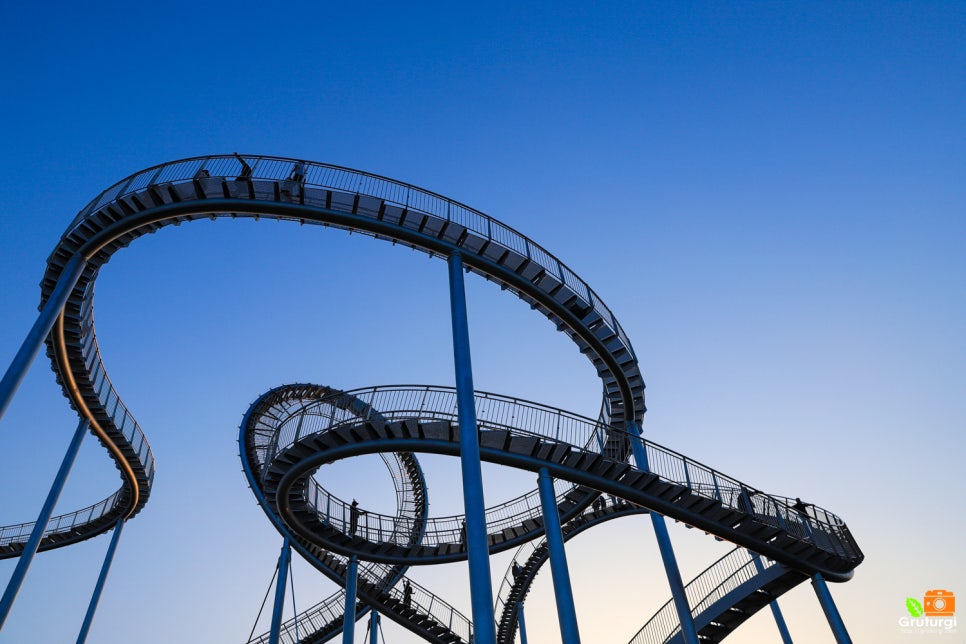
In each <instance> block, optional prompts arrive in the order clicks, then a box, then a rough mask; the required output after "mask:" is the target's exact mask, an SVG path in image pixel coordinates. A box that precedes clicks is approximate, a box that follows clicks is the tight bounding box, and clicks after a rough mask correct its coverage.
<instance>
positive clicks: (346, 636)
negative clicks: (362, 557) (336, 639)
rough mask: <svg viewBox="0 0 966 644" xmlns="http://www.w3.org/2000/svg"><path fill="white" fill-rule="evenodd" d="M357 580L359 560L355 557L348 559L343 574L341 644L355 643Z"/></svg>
mask: <svg viewBox="0 0 966 644" xmlns="http://www.w3.org/2000/svg"><path fill="white" fill-rule="evenodd" d="M358 578H359V558H358V557H356V556H355V555H352V557H351V558H350V559H349V568H348V570H346V573H345V612H344V613H343V615H344V617H343V618H342V644H353V642H355V641H356V584H357V582H358Z"/></svg>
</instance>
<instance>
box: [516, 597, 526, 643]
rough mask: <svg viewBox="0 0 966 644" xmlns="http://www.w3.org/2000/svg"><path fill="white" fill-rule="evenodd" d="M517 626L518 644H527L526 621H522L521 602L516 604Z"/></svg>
mask: <svg viewBox="0 0 966 644" xmlns="http://www.w3.org/2000/svg"><path fill="white" fill-rule="evenodd" d="M517 625H518V626H519V627H520V644H527V621H526V620H525V619H523V602H517Z"/></svg>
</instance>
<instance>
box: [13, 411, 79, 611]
mask: <svg viewBox="0 0 966 644" xmlns="http://www.w3.org/2000/svg"><path fill="white" fill-rule="evenodd" d="M88 426H89V425H88V421H87V419H86V418H85V419H83V420H81V421H80V422H79V423H77V430H76V431H75V432H74V438H73V439H72V440H71V442H70V446H69V447H68V448H67V453H66V454H64V460H63V461H62V462H61V464H60V470H58V471H57V476H56V477H55V478H54V482H53V484H52V485H51V486H50V492H48V494H47V500H46V501H45V502H44V507H43V508H41V510H40V516H38V517H37V522H36V523H34V529H33V532H31V533H30V538H29V539H27V544H26V545H25V546H24V549H23V552H21V553H20V560H19V561H17V567H16V568H15V569H14V571H13V576H12V577H11V578H10V581H9V582H8V583H7V590H6V591H5V592H4V593H3V598H0V629H3V624H4V622H6V621H7V616H8V615H9V614H10V609H11V607H13V602H14V600H15V599H16V598H17V593H18V592H20V586H21V585H23V580H24V577H26V576H27V569H28V568H30V562H32V561H33V559H34V555H35V554H37V549H38V548H39V547H40V540H41V539H43V536H44V531H45V530H46V529H47V524H48V523H49V522H50V515H52V514H53V513H54V506H56V505H57V499H59V498H60V493H61V492H62V491H63V490H64V483H65V482H66V481H67V475H68V474H70V468H71V467H73V465H74V460H75V459H76V458H77V452H78V451H80V446H81V443H82V442H83V440H84V434H86V433H87V428H88Z"/></svg>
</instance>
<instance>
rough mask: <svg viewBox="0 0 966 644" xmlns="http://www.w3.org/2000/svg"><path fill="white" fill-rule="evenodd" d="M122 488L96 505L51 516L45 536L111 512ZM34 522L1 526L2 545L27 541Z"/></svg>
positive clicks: (81, 524) (64, 530)
mask: <svg viewBox="0 0 966 644" xmlns="http://www.w3.org/2000/svg"><path fill="white" fill-rule="evenodd" d="M120 495H121V490H118V491H117V492H115V493H114V494H112V495H111V496H109V497H107V498H106V499H104V500H103V501H99V502H97V503H95V504H94V505H89V506H87V507H86V508H83V509H81V510H76V511H74V512H71V513H69V514H62V515H60V516H56V517H51V519H50V522H49V523H48V524H47V529H46V530H44V537H47V536H49V535H52V534H58V533H64V532H70V531H71V530H73V529H74V528H75V527H77V526H83V525H86V524H88V523H91V522H92V521H96V520H98V519H100V518H101V517H103V516H105V515H107V514H108V513H110V512H111V510H113V509H114V508H115V506H116V505H117V501H118V497H119V496H120ZM34 525H35V523H34V522H31V523H18V524H16V525H8V526H2V527H0V546H8V545H10V544H12V543H25V542H26V541H27V539H28V538H29V537H30V533H31V532H32V531H33V529H34Z"/></svg>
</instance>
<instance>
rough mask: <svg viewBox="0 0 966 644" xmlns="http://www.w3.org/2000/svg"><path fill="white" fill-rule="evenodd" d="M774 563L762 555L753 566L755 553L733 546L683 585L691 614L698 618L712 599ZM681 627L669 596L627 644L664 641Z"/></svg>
mask: <svg viewBox="0 0 966 644" xmlns="http://www.w3.org/2000/svg"><path fill="white" fill-rule="evenodd" d="M759 565H760V566H761V568H760V569H759V567H758V566H759ZM774 565H775V562H774V561H772V560H771V559H768V558H765V557H760V558H759V564H758V565H756V564H755V560H754V555H752V554H751V553H750V552H749V551H748V550H746V549H745V548H742V547H740V546H739V547H737V548H735V549H734V550H732V551H731V552H729V553H727V554H726V555H724V556H723V557H721V558H720V559H718V560H717V561H715V562H714V563H713V564H711V565H710V566H708V567H707V568H705V569H704V570H703V571H702V572H701V573H700V574H699V575H697V576H696V577H695V578H694V579H692V580H691V581H690V582H688V585H687V586H685V587H684V591H685V594H686V596H687V598H688V606H690V607H691V614H692V616H694V617H697V616H698V615H700V614H701V613H702V612H703V611H704V610H705V609H707V608H708V607H710V606H711V605H712V604H713V603H714V602H716V601H718V600H719V599H721V598H722V597H724V596H725V595H727V594H728V593H730V592H731V591H733V590H734V589H736V588H738V587H739V586H741V584H743V583H745V582H747V581H749V580H751V579H753V578H754V577H755V576H756V575H758V574H762V573H764V572H765V571H766V570H768V569H769V568H771V567H772V566H774ZM680 630H681V622H680V620H679V618H678V614H677V609H676V608H675V607H674V600H673V599H671V600H668V602H667V603H666V604H664V605H663V606H662V607H661V608H660V609H658V611H657V612H656V613H654V616H653V617H651V619H649V620H648V621H647V623H646V624H644V626H642V627H641V630H639V631H638V632H637V633H636V634H635V635H634V636H633V637H632V638H631V639H630V642H629V644H664V643H665V642H667V641H668V640H670V639H671V638H672V637H673V636H674V635H676V634H677V633H678V631H680Z"/></svg>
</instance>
